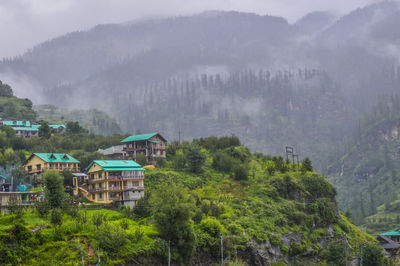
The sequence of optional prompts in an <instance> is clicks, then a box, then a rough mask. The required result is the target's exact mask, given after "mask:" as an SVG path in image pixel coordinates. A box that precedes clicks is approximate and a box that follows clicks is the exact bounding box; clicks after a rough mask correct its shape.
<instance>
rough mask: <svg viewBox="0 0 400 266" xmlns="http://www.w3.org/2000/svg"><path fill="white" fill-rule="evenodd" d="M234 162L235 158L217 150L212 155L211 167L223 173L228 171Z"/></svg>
mask: <svg viewBox="0 0 400 266" xmlns="http://www.w3.org/2000/svg"><path fill="white" fill-rule="evenodd" d="M234 164H235V160H234V159H233V158H232V157H231V156H229V155H228V154H226V153H224V152H221V151H220V152H217V153H215V154H214V156H213V162H212V165H211V166H212V168H214V169H215V170H217V171H221V172H224V173H230V172H231V171H232V169H233V166H234Z"/></svg>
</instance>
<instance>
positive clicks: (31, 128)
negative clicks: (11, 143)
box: [12, 126, 39, 131]
mask: <svg viewBox="0 0 400 266" xmlns="http://www.w3.org/2000/svg"><path fill="white" fill-rule="evenodd" d="M12 129H14V130H15V131H17V130H20V131H39V129H38V128H36V127H33V126H32V127H13V128H12Z"/></svg>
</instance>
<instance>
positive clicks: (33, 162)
mask: <svg viewBox="0 0 400 266" xmlns="http://www.w3.org/2000/svg"><path fill="white" fill-rule="evenodd" d="M45 163H46V162H45V161H43V160H42V159H40V158H39V157H38V156H33V157H32V158H30V159H29V161H27V162H26V164H25V172H29V171H28V166H32V172H33V171H36V170H37V169H36V165H38V164H40V167H41V169H43V168H44V167H45V166H44V164H45Z"/></svg>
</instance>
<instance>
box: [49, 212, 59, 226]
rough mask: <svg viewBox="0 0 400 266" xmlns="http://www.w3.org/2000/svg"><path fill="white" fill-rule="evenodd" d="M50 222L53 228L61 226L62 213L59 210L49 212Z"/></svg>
mask: <svg viewBox="0 0 400 266" xmlns="http://www.w3.org/2000/svg"><path fill="white" fill-rule="evenodd" d="M50 222H51V224H52V225H53V226H54V227H57V226H60V225H61V224H62V212H61V210H60V209H53V210H52V211H51V216H50Z"/></svg>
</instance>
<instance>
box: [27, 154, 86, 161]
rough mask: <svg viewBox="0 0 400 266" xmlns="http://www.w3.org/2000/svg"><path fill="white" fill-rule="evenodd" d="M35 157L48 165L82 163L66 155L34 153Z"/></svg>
mask: <svg viewBox="0 0 400 266" xmlns="http://www.w3.org/2000/svg"><path fill="white" fill-rule="evenodd" d="M34 155H36V156H37V157H39V158H40V159H42V160H43V161H45V162H48V163H80V162H79V161H78V160H77V159H75V158H74V157H72V156H71V155H69V154H66V153H34ZM52 155H53V156H52ZM50 157H52V158H50ZM53 157H54V158H53Z"/></svg>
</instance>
